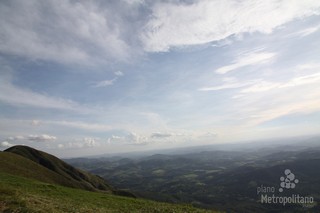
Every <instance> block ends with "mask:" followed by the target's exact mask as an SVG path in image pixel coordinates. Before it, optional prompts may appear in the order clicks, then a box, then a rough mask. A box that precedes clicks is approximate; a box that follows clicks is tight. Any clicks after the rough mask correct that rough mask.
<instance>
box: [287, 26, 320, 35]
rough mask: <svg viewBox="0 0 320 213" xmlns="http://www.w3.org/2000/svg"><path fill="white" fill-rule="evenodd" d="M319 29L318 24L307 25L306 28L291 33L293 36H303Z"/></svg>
mask: <svg viewBox="0 0 320 213" xmlns="http://www.w3.org/2000/svg"><path fill="white" fill-rule="evenodd" d="M319 29H320V26H315V27H309V28H307V29H304V30H301V31H299V32H296V33H293V35H294V36H301V37H305V36H308V35H311V34H313V33H315V32H317V31H318V30H319Z"/></svg>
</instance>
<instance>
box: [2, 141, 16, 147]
mask: <svg viewBox="0 0 320 213" xmlns="http://www.w3.org/2000/svg"><path fill="white" fill-rule="evenodd" d="M11 146H14V144H12V143H9V142H8V141H3V142H1V145H0V147H2V148H9V147H11Z"/></svg>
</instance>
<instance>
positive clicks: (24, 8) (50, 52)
mask: <svg viewBox="0 0 320 213" xmlns="http://www.w3.org/2000/svg"><path fill="white" fill-rule="evenodd" d="M122 8H123V7H122ZM117 12H121V11H117ZM15 14H19V15H15ZM115 19H117V20H118V21H114V20H115ZM121 19H122V17H121V16H120V15H119V14H118V13H114V10H113V8H112V7H101V4H99V3H98V2H97V1H90V2H89V1H77V2H74V1H64V0H49V1H46V2H45V3H43V2H41V1H37V0H30V1H27V2H25V1H15V0H13V1H10V3H1V5H0V25H1V30H0V35H1V36H0V41H1V42H0V52H2V53H5V54H11V55H18V56H23V57H27V58H31V59H42V60H50V61H56V62H60V63H78V64H83V63H88V62H97V61H99V60H100V61H105V60H120V61H121V60H126V59H127V58H128V55H129V53H130V48H129V46H128V44H127V42H126V41H125V40H124V37H125V35H124V34H123V31H126V29H125V26H126V23H125V22H124V21H123V20H121Z"/></svg>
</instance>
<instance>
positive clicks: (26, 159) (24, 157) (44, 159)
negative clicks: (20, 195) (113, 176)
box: [0, 146, 112, 192]
mask: <svg viewBox="0 0 320 213" xmlns="http://www.w3.org/2000/svg"><path fill="white" fill-rule="evenodd" d="M0 154H1V158H0V171H1V170H2V171H5V172H7V173H10V174H14V175H19V176H23V177H28V178H33V179H36V180H39V181H43V182H48V183H55V184H60V185H63V186H68V187H73V188H80V189H85V190H90V191H97V190H103V191H109V192H111V191H112V187H111V186H109V185H108V184H107V183H106V181H105V180H104V179H103V178H101V177H99V176H96V175H92V174H90V173H88V172H85V171H81V170H79V169H76V168H75V167H73V166H71V165H69V164H67V163H65V162H64V161H62V160H60V159H59V158H57V157H55V156H53V155H50V154H48V153H45V152H42V151H39V150H36V149H33V148H31V147H27V146H14V147H11V148H9V149H7V150H5V151H4V152H3V153H0Z"/></svg>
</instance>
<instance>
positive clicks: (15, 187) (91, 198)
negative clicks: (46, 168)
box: [0, 172, 212, 213]
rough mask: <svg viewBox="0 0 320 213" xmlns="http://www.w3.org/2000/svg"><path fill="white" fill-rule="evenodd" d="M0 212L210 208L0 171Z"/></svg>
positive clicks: (193, 209) (186, 210)
mask: <svg viewBox="0 0 320 213" xmlns="http://www.w3.org/2000/svg"><path fill="white" fill-rule="evenodd" d="M0 212H39V213H41V212H112V213H117V212H122V213H125V212H128V213H129V212H130V213H132V212H133V213H134V212H154V213H155V212H172V213H173V212H175V213H179V212H185V213H187V212H199V213H200V212H208V211H205V210H201V209H196V208H193V207H191V206H187V205H175V204H168V203H159V202H155V201H149V200H143V199H135V198H128V197H120V196H115V195H112V194H106V193H101V192H90V191H86V190H80V189H73V188H69V187H63V186H59V185H54V184H48V183H43V182H39V181H36V180H31V179H27V178H23V177H18V176H14V175H9V174H6V173H2V172H0ZM210 212H212V211H210Z"/></svg>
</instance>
